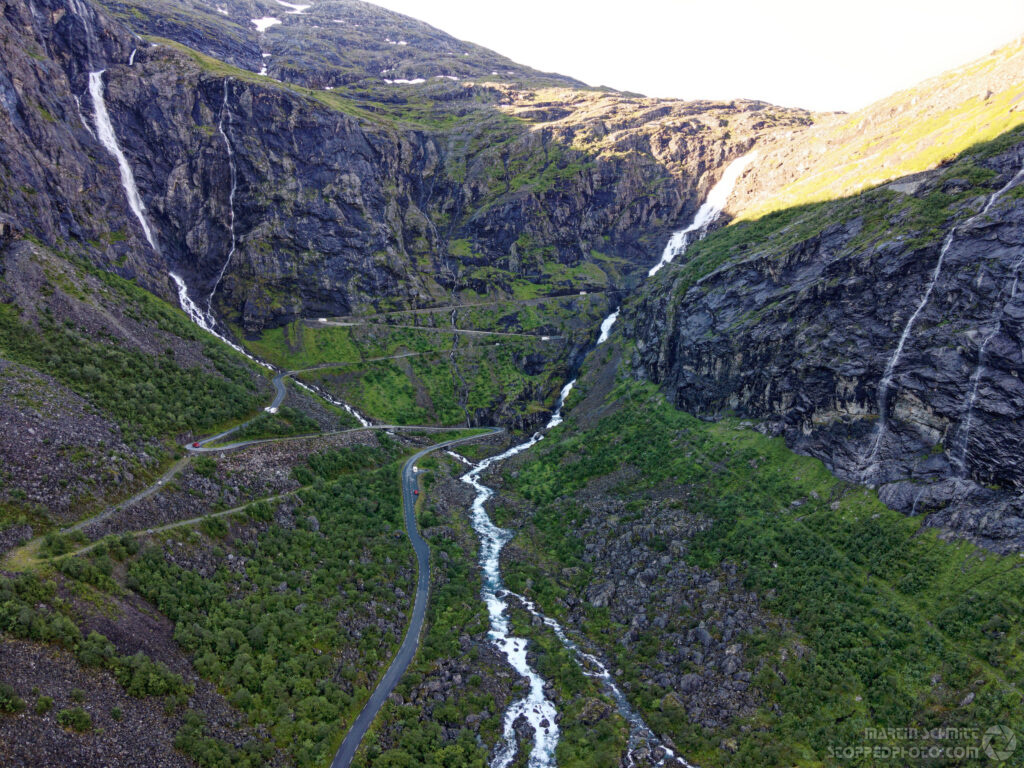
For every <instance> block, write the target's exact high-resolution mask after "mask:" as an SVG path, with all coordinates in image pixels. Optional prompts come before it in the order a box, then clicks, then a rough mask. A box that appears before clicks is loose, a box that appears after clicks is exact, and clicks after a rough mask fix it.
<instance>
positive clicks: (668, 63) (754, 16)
mask: <svg viewBox="0 0 1024 768" xmlns="http://www.w3.org/2000/svg"><path fill="white" fill-rule="evenodd" d="M371 1H372V2H375V3H376V4H377V5H381V6H384V7H386V8H390V9H392V10H395V11H399V12H400V13H404V14H407V15H409V16H413V17H415V18H418V19H421V20H423V21H426V22H427V23H429V24H431V25H433V26H435V27H438V28H440V29H442V30H444V31H445V32H448V33H449V34H451V35H454V36H455V37H458V38H460V39H463V40H468V41H470V42H474V43H478V44H479V45H483V46H485V47H487V48H491V49H493V50H495V51H497V52H498V53H501V54H503V55H505V56H508V57H509V58H510V59H513V60H514V61H517V62H519V63H520V64H525V65H528V66H531V67H533V68H534V69H540V70H543V71H547V72H559V73H561V74H563V75H569V76H572V77H575V78H577V79H579V80H583V81H584V82H586V83H588V84H590V85H607V86H611V87H613V88H616V89H619V90H624V91H636V92H639V93H643V94H646V95H648V96H661V97H674V98H682V99H732V98H750V99H762V100H764V101H770V102H774V103H776V104H780V105H782V106H788V107H805V108H807V109H814V110H843V111H854V110H856V109H859V108H861V107H864V106H867V105H868V104H870V103H871V102H873V101H876V100H877V99H880V98H883V97H885V96H887V95H889V94H890V93H893V92H894V91H898V90H900V89H902V88H907V87H909V86H911V85H913V84H915V83H917V82H920V81H921V80H924V79H927V78H929V77H932V76H933V75H937V74H939V73H940V72H943V71H945V70H947V69H952V68H954V67H957V66H959V65H960V64H963V63H965V62H967V61H970V60H972V59H975V58H978V57H980V56H983V55H985V54H986V53H988V52H990V51H992V50H993V49H995V48H998V47H1000V46H1002V45H1004V44H1006V43H1008V42H1010V41H1011V40H1014V39H1015V38H1017V37H1020V36H1021V35H1024V0H956V1H955V2H953V1H951V0H928V1H927V2H923V1H922V0H857V2H846V1H844V2H839V0H718V1H717V2H713V1H712V0H704V2H695V0H624V1H622V2H609V1H608V0H507V1H506V2H502V3H496V2H488V0H371Z"/></svg>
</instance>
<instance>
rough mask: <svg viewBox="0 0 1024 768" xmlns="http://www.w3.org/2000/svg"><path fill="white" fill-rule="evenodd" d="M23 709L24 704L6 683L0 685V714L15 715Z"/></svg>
mask: <svg viewBox="0 0 1024 768" xmlns="http://www.w3.org/2000/svg"><path fill="white" fill-rule="evenodd" d="M23 709H25V702H24V701H23V700H22V698H21V697H20V696H19V695H18V694H16V693H15V692H14V689H13V688H11V686H9V685H7V684H6V683H0V713H3V714H15V713H17V712H21V711H22V710H23Z"/></svg>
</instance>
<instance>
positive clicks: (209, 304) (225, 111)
mask: <svg viewBox="0 0 1024 768" xmlns="http://www.w3.org/2000/svg"><path fill="white" fill-rule="evenodd" d="M228 80H229V78H225V79H224V103H223V104H222V106H221V110H220V122H219V123H217V130H218V131H220V135H221V138H223V139H224V147H225V148H226V149H227V151H228V168H229V170H230V172H231V192H230V193H229V194H228V206H229V209H230V212H231V225H230V229H231V250H229V251H228V256H227V258H226V259H224V264H222V265H221V268H220V272H218V273H217V279H216V280H215V281H214V283H213V290H211V291H210V295H209V297H208V298H207V299H206V311H207V313H209V314H210V316H211V317H212V315H213V295H214V294H215V293H217V287H218V286H219V285H220V281H221V280H223V279H224V273H225V272H226V271H227V269H228V265H229V264H230V263H231V257H232V256H234V255H235V245H236V239H235V190H237V189H238V171H237V169H236V167H235V152H234V150H233V149H232V148H231V139H230V138H228V134H227V131H226V130H225V129H224V117H225V115H226V116H227V119H228V128H230V127H231V111H230V109H229V108H228Z"/></svg>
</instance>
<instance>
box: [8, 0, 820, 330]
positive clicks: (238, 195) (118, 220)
mask: <svg viewBox="0 0 1024 768" xmlns="http://www.w3.org/2000/svg"><path fill="white" fill-rule="evenodd" d="M342 5H344V6H345V7H346V8H348V7H349V5H351V4H342ZM133 7H134V6H133ZM133 7H131V8H130V7H128V6H122V5H118V6H115V10H117V12H118V13H119V14H120V15H121V16H122V17H123V18H124V19H126V20H128V21H129V22H130V23H132V24H133V25H136V26H137V31H139V32H152V31H157V32H161V33H163V34H179V33H180V37H181V40H183V41H184V42H186V43H188V42H194V41H193V40H192V36H190V35H191V32H190V33H189V34H186V31H188V30H190V29H191V31H192V32H194V29H192V28H189V27H187V25H185V24H184V23H183V22H182V19H185V18H190V17H189V13H190V12H191V11H190V9H191V6H183V7H182V8H178V9H177V11H176V12H175V13H169V14H166V15H164V14H162V12H161V11H160V9H159V8H155V9H149V10H148V11H147V12H145V13H144V12H142V11H139V12H138V13H135V11H133V10H132V8H133ZM232 8H234V6H232ZM352 8H356V5H352ZM192 10H195V9H192ZM257 10H258V9H257ZM264 10H265V11H266V12H267V13H270V9H264ZM327 10H329V9H326V10H325V9H321V11H323V12H327ZM357 10H359V13H362V14H364V15H366V14H371V7H370V6H365V7H364V6H362V5H359V6H358V9H357ZM235 11H237V13H236V12H235ZM196 13H199V11H198V10H197V11H196ZM251 13H255V11H252V9H250V8H249V7H248V6H246V7H245V8H242V7H241V6H239V8H237V9H234V10H232V11H231V12H230V13H229V17H230V18H229V17H225V18H228V21H231V19H232V18H234V16H239V14H241V16H239V19H241V18H242V17H246V16H248V15H251ZM381 13H382V14H383V15H382V16H381V18H382V19H384V20H385V21H387V20H388V19H391V16H390V15H388V14H385V13H384V12H381ZM231 14H234V16H231ZM218 15H220V14H218ZM371 15H372V14H371ZM6 18H7V22H6V23H7V24H8V26H9V32H10V35H9V36H8V37H7V38H6V39H7V40H9V41H10V43H9V44H10V46H11V48H12V50H11V54H12V56H11V59H10V60H9V63H7V65H6V66H7V70H6V71H5V74H4V77H6V78H7V80H8V81H9V82H10V83H11V86H10V87H8V88H7V89H6V90H5V93H6V94H7V98H6V100H5V104H6V105H7V110H6V115H5V116H6V118H7V120H8V122H9V126H8V127H9V128H10V130H9V131H8V132H7V133H8V136H7V137H5V140H6V141H7V142H8V143H9V146H10V149H11V151H10V152H9V153H5V158H9V159H6V160H5V161H4V162H5V163H6V164H7V167H8V175H9V176H10V177H11V183H10V184H7V185H5V190H4V191H5V193H6V194H7V195H8V196H9V201H8V202H9V208H8V210H10V211H12V212H13V211H18V212H21V211H31V212H32V215H26V216H19V218H18V219H17V220H14V221H12V222H11V223H12V225H13V226H15V227H18V228H21V229H23V230H24V231H27V232H29V233H31V234H32V235H33V236H35V237H38V238H40V239H42V240H44V241H45V242H47V244H50V245H56V244H58V242H59V241H64V242H71V241H74V246H73V249H75V250H77V249H78V248H79V247H82V248H84V249H85V251H86V252H87V253H89V254H92V255H90V256H89V258H90V259H91V260H94V261H98V262H99V263H101V264H103V265H104V266H107V267H110V268H117V269H119V270H120V271H121V272H122V273H123V274H126V275H129V276H135V277H139V278H140V279H141V280H142V282H143V283H144V284H145V285H146V286H147V287H149V288H150V289H152V290H154V291H157V292H158V293H161V294H162V295H163V296H165V297H167V298H173V297H174V290H173V286H172V285H171V284H170V283H169V282H168V280H167V279H166V277H165V276H164V275H165V274H166V272H167V271H170V270H174V271H176V272H177V273H179V274H181V275H182V276H183V277H184V278H185V281H186V283H187V284H188V285H189V286H190V290H191V292H192V293H193V298H194V299H195V300H196V301H197V302H198V303H199V304H200V305H203V304H206V303H207V302H209V303H210V304H211V307H212V309H214V310H216V311H217V312H218V313H219V314H220V315H221V316H222V317H224V318H226V319H227V320H228V321H230V322H232V323H236V324H237V325H239V326H240V327H242V328H243V329H244V330H245V332H246V333H250V334H253V333H257V332H259V331H260V330H261V329H262V328H264V327H267V326H274V325H279V324H282V323H284V322H288V321H290V320H293V319H295V318H296V317H301V316H318V315H340V314H349V313H352V312H359V311H364V310H366V309H369V308H371V307H376V308H378V309H380V308H392V307H403V306H417V305H422V304H428V303H437V302H438V301H440V300H442V299H447V298H450V297H451V296H452V295H453V294H454V295H459V294H461V293H464V292H469V293H470V294H471V295H477V294H480V293H494V292H497V293H498V294H500V295H509V296H514V295H523V294H531V293H533V292H535V291H536V290H537V287H538V286H540V288H541V289H543V290H548V289H551V288H555V289H569V290H577V289H587V288H594V287H605V286H608V285H612V286H616V287H620V286H622V285H625V284H627V283H628V282H629V279H628V275H629V273H630V272H631V271H633V270H634V269H635V268H636V267H637V266H638V265H640V264H644V263H645V262H649V261H650V260H652V258H653V256H654V255H655V254H656V253H657V252H658V251H659V250H660V241H661V240H662V239H663V237H664V236H665V235H666V234H667V232H668V231H670V230H671V229H672V227H673V226H674V225H675V224H676V223H677V222H678V221H679V220H680V219H681V218H684V217H685V216H686V215H688V214H689V213H691V212H692V210H693V209H694V208H695V207H696V205H697V204H698V202H699V199H700V198H701V196H702V195H703V194H704V193H705V192H706V190H707V188H708V187H709V186H710V185H711V184H712V183H713V182H714V180H715V178H716V175H717V174H718V172H719V171H718V169H719V167H720V166H721V165H722V164H723V163H724V162H726V161H728V160H729V159H731V158H732V157H735V156H736V155H738V154H740V153H741V152H743V151H745V150H746V149H747V148H748V147H749V146H750V145H751V144H752V143H753V142H755V141H757V140H758V139H759V138H760V137H762V136H765V135H767V134H769V133H772V132H774V131H778V130H779V129H780V127H783V126H789V127H792V126H797V127H799V126H803V125H805V124H807V123H808V122H810V117H809V116H808V115H807V113H804V112H801V111H786V110H778V109H774V108H771V107H770V106H769V105H766V104H763V103H760V102H738V103H731V104H710V103H698V104H685V103H681V102H657V101H654V100H647V99H639V98H632V97H627V96H623V95H620V94H615V93H606V92H600V91H577V90H568V89H566V88H564V86H565V85H568V84H571V82H572V81H566V80H565V79H560V78H547V79H545V78H540V79H537V77H536V73H533V72H532V71H530V70H525V69H520V70H505V71H504V79H503V80H501V79H499V80H497V81H489V82H468V81H464V82H463V81H460V82H457V81H455V80H450V79H445V80H440V81H438V83H437V84H431V83H426V84H424V85H423V88H420V86H419V84H408V85H385V86H383V87H382V86H381V83H378V82H376V81H375V82H374V84H372V85H365V84H364V85H360V86H359V87H355V86H352V87H342V86H338V87H337V88H335V87H334V86H325V87H324V89H319V90H313V89H309V88H306V87H303V86H304V85H306V84H308V83H306V82H305V81H301V80H300V81H297V82H301V83H303V86H300V85H298V84H297V83H296V82H280V81H278V80H275V79H273V78H271V77H269V76H262V75H259V74H254V73H253V72H251V71H247V70H246V69H241V68H234V67H232V66H230V65H227V64H224V63H222V62H219V61H216V60H214V59H210V58H208V57H205V56H203V55H202V54H200V53H197V52H195V51H193V50H190V49H188V48H185V47H183V46H181V45H179V44H177V43H173V42H171V41H166V40H165V41H161V42H154V41H153V40H150V41H147V40H143V39H141V38H139V37H138V36H137V35H136V34H135V32H133V31H130V30H129V29H128V28H126V27H123V26H121V25H120V24H119V23H117V22H111V21H109V20H108V19H106V18H105V17H103V15H102V14H100V13H97V12H96V11H95V10H94V9H93V8H92V7H91V6H88V5H86V4H84V3H82V2H78V1H77V0H76V2H75V3H74V4H72V5H66V4H65V3H64V2H62V1H61V0H45V1H44V0H40V2H38V3H34V4H32V5H31V6H30V5H22V4H11V5H9V6H8V11H7V16H6ZM157 18H159V19H162V20H163V21H162V22H161V24H159V25H157V24H156V22H155V21H154V19H157ZM197 18H199V17H197ZM295 18H296V19H301V23H300V22H299V21H297V22H296V23H294V24H291V23H290V24H289V25H287V27H286V28H282V29H281V30H280V31H278V32H276V33H275V34H277V35H279V36H283V37H282V39H284V40H286V41H287V42H288V44H289V45H293V46H296V47H301V46H302V45H304V44H305V43H306V42H309V41H315V40H318V39H320V38H318V37H317V36H318V35H321V31H318V27H319V26H320V25H318V24H311V23H306V21H305V16H304V15H302V16H296V17H295ZM367 18H369V17H367ZM228 21H225V22H224V23H223V24H219V25H214V26H213V27H211V28H210V29H209V33H210V34H209V38H208V45H206V46H205V47H206V48H207V49H208V50H210V51H211V52H215V53H216V52H222V53H223V51H222V50H221V49H222V48H223V49H224V50H227V49H228V48H229V47H230V46H229V42H230V41H231V40H233V39H234V38H233V37H232V35H233V34H234V33H233V31H232V30H233V29H234V27H232V24H234V25H235V26H238V25H240V24H241V21H239V20H238V19H235V20H234V21H231V23H228ZM364 21H365V19H364ZM407 21H408V20H407ZM197 23H198V22H197ZM247 23H248V22H247ZM382 23H383V22H382ZM388 23H390V22H388ZM403 23H405V22H403ZM410 23H411V22H410ZM225 24H226V25H227V26H225ZM154 25H155V26H154ZM200 26H201V25H200ZM336 26H337V27H338V29H340V30H347V31H345V32H344V34H342V33H341V32H338V33H332V35H333V36H332V37H331V38H330V39H331V40H332V41H333V42H334V43H337V44H338V45H341V43H342V42H344V41H347V40H348V39H349V38H348V37H345V36H344V35H348V34H356V35H357V37H356V38H354V39H355V40H356V42H358V40H361V39H362V37H360V36H361V35H364V34H365V31H360V32H353V31H352V29H354V30H361V29H363V26H364V25H363V23H362V22H359V23H358V26H355V25H341V24H339V25H336ZM350 27H351V28H352V29H349V28H350ZM424 34H425V33H424ZM438 34H439V33H438ZM339 35H342V36H341V37H339ZM218 40H220V41H221V42H222V43H223V44H221V42H218ZM423 40H424V41H426V38H425V37H424V38H423ZM382 45H388V44H387V43H382ZM424 45H426V42H424ZM431 45H433V43H431ZM445 45H448V43H445ZM314 47H315V46H314ZM388 47H389V48H391V47H395V46H390V45H388ZM397 47H398V48H401V49H403V50H404V49H405V48H407V47H408V48H410V49H414V48H415V45H413V44H411V43H410V45H409V46H397ZM435 47H436V46H435ZM424 50H426V51H427V53H429V52H430V51H432V50H433V48H431V47H430V45H427V47H426V48H425V49H424ZM435 53H436V51H435ZM461 53H470V54H471V55H470V56H468V57H466V56H462V57H461V58H462V60H463V63H464V64H465V66H470V64H472V65H473V66H474V67H476V69H477V70H481V71H484V67H486V66H491V64H489V63H488V62H490V59H489V58H488V57H489V56H491V55H492V54H490V53H489V52H485V51H483V52H482V49H480V50H479V51H478V50H477V49H475V48H472V50H466V51H462V52H461ZM224 55H225V56H226V57H227V58H229V59H230V58H231V57H230V56H227V54H226V53H225V54H224ZM423 55H424V56H427V54H426V53H424V54H423ZM431 55H433V54H431ZM427 58H428V59H429V58H430V56H427ZM239 63H241V64H244V65H247V66H252V65H253V63H254V62H252V61H249V60H248V59H245V58H244V57H242V58H241V59H239ZM424 66H425V65H424ZM101 69H102V70H104V73H103V76H102V77H103V89H102V95H103V98H104V100H105V107H106V109H107V111H108V112H109V114H110V117H111V122H112V125H113V129H114V133H115V134H116V137H117V139H118V141H119V143H120V145H121V147H122V148H123V150H124V153H125V155H126V159H127V164H128V167H130V168H131V170H132V172H133V174H134V178H135V181H136V183H137V185H138V188H139V192H140V196H141V200H142V203H143V204H144V206H145V208H146V216H147V219H148V223H149V225H150V226H151V228H152V231H153V233H154V236H155V240H156V244H157V248H156V249H155V251H154V249H153V248H150V247H148V245H147V244H146V238H145V237H144V234H145V233H144V232H143V231H142V228H141V225H140V223H139V222H138V221H137V220H136V219H137V217H135V216H133V215H132V214H131V212H130V211H129V210H128V207H127V206H126V204H125V201H124V193H123V191H122V189H121V184H120V183H119V175H118V169H117V166H116V163H115V162H114V160H113V158H111V157H110V155H109V153H108V152H107V151H106V150H105V149H104V148H103V146H102V145H101V144H100V142H99V140H98V138H97V136H96V135H95V133H96V130H95V117H94V114H95V106H94V105H93V104H92V103H91V100H90V94H89V92H88V90H87V86H88V76H89V72H96V71H99V70H101ZM475 71H476V70H474V72H475ZM463 74H466V73H463ZM451 77H457V76H456V75H452V76H451ZM553 85H558V86H563V87H560V88H552V87H550V86H553ZM542 86H548V88H547V90H543V89H542V90H537V88H539V87H542ZM47 104H49V105H51V107H52V108H50V107H47V106H45V105H47ZM22 157H24V158H34V160H33V161H32V163H26V162H23V161H20V160H18V159H17V158H22ZM58 164H59V167H58ZM108 213H109V215H108ZM119 224H120V226H119ZM94 251H96V253H93V252H94Z"/></svg>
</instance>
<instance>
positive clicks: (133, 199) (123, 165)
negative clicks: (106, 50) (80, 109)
mask: <svg viewBox="0 0 1024 768" xmlns="http://www.w3.org/2000/svg"><path fill="white" fill-rule="evenodd" d="M105 71H106V70H103V69H100V70H98V71H96V72H90V73H89V95H90V96H91V97H92V111H93V119H94V120H95V123H96V135H97V136H98V137H99V140H100V143H101V144H103V146H104V147H106V150H107V151H108V152H109V153H110V154H111V155H113V156H114V158H115V159H116V160H117V167H118V169H119V170H120V171H121V186H122V187H124V193H125V196H126V197H127V198H128V207H129V208H131V209H132V213H134V214H135V218H136V219H138V220H139V224H141V225H142V231H143V232H144V233H145V235H146V240H147V241H148V242H149V244H150V245H151V246H152V247H153V250H154V251H158V252H159V250H160V249H159V248H157V246H156V239H155V238H154V237H153V230H151V229H150V227H149V221H147V220H146V205H145V203H143V202H142V197H141V196H140V195H139V188H138V187H137V186H135V174H134V173H132V167H131V166H130V165H129V164H128V158H127V157H125V156H124V152H122V151H121V146H120V145H119V144H118V143H117V134H116V133H114V125H113V123H111V122H110V113H109V112H107V102H106V100H105V99H104V97H103V73H104V72H105Z"/></svg>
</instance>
